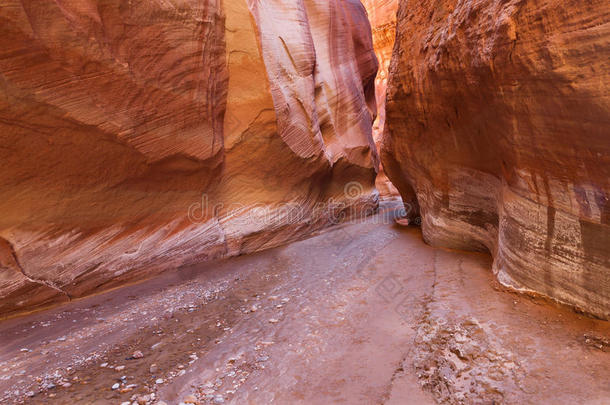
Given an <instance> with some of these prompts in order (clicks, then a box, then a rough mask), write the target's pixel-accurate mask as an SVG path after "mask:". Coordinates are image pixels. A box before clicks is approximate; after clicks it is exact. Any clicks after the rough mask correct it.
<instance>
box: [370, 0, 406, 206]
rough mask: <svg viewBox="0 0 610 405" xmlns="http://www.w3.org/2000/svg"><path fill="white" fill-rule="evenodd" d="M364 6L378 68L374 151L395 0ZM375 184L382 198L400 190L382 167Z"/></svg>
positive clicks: (379, 131) (382, 114) (382, 117)
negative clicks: (371, 33) (369, 24)
mask: <svg viewBox="0 0 610 405" xmlns="http://www.w3.org/2000/svg"><path fill="white" fill-rule="evenodd" d="M362 4H363V5H364V7H365V8H366V11H367V14H368V16H369V21H370V23H371V29H372V32H373V47H374V49H375V55H377V60H378V61H379V70H378V72H377V77H376V78H375V98H376V99H377V119H376V120H375V122H374V123H373V139H374V140H375V145H376V146H377V150H379V149H380V144H381V140H382V134H383V128H384V125H385V99H386V88H387V84H388V70H389V68H390V60H391V58H392V49H393V48H394V38H395V36H396V11H397V9H398V0H362ZM375 187H376V188H377V190H378V191H379V195H380V197H382V198H394V197H398V196H399V195H400V194H399V191H398V190H397V189H396V187H395V186H394V185H393V184H392V183H391V182H390V180H389V179H388V177H387V175H386V174H385V171H384V169H383V166H382V165H380V167H379V173H377V178H376V180H375Z"/></svg>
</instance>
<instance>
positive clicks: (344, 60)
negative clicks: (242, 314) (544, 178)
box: [0, 0, 378, 316]
mask: <svg viewBox="0 0 610 405" xmlns="http://www.w3.org/2000/svg"><path fill="white" fill-rule="evenodd" d="M265 4H266V5H265V7H262V6H261V4H260V3H259V2H257V1H254V0H248V1H246V0H231V1H224V2H221V1H220V0H187V1H180V2H177V1H166V2H129V3H126V2H122V1H119V0H110V1H99V0H79V1H72V0H59V1H50V0H43V1H33V0H7V1H4V2H2V5H0V161H1V162H2V166H3V170H2V171H1V172H0V212H1V213H2V215H1V216H0V316H2V315H6V314H10V313H14V312H15V311H22V310H29V309H32V308H35V307H38V306H41V305H45V304H49V303H52V302H57V301H60V300H66V299H70V298H74V297H80V296H83V295H86V294H90V293H93V292H99V291H101V290H104V289H108V288H111V287H114V286H118V285H121V284H124V283H126V282H130V281H133V280H138V279H141V278H144V277H149V276H151V275H153V274H155V273H158V272H161V271H163V270H165V269H167V268H175V267H179V266H181V265H186V264H190V263H194V262H198V261H203V260H210V259H214V258H219V257H224V256H230V255H236V254H241V253H247V252H252V251H256V250H260V249H264V248H267V247H270V246H275V245H278V244H281V243H285V242H287V241H290V240H294V239H296V238H299V237H302V236H304V235H306V234H308V233H310V232H311V231H313V230H315V229H319V228H321V227H324V226H326V225H328V224H329V223H331V222H333V221H334V220H336V219H337V218H342V217H343V216H344V212H343V211H345V210H346V209H348V208H350V207H351V208H353V207H356V208H362V207H366V208H374V207H375V206H376V204H377V197H376V194H375V192H374V188H373V182H374V178H375V170H376V169H375V167H376V165H377V162H378V157H377V155H376V151H375V148H374V143H373V139H372V136H371V123H372V120H373V119H374V117H375V94H374V85H373V83H374V77H375V74H376V70H377V62H376V58H375V55H374V53H373V49H372V41H371V32H370V26H369V24H368V22H367V19H366V13H365V10H364V8H363V6H362V5H361V4H360V3H359V2H358V1H353V0H345V1H339V0H336V1H330V2H329V1H327V0H299V1H288V0H276V1H272V2H267V3H265ZM354 181H355V182H357V183H350V182H354ZM347 189H349V192H348V193H346V192H345V191H346V190H347ZM329 201H332V202H333V204H329ZM338 211H339V212H338Z"/></svg>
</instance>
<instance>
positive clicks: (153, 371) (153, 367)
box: [149, 364, 159, 374]
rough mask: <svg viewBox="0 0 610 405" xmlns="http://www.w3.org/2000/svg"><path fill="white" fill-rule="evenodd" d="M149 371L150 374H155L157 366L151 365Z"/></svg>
mask: <svg viewBox="0 0 610 405" xmlns="http://www.w3.org/2000/svg"><path fill="white" fill-rule="evenodd" d="M149 371H150V373H151V374H155V373H156V372H157V371H159V366H157V365H156V364H151V365H150V369H149Z"/></svg>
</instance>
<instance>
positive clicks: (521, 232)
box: [381, 0, 610, 319]
mask: <svg viewBox="0 0 610 405" xmlns="http://www.w3.org/2000/svg"><path fill="white" fill-rule="evenodd" d="M397 19H398V27H397V31H398V34H397V40H396V41H397V43H396V46H395V49H394V55H393V59H392V63H391V66H390V80H389V85H388V86H389V88H388V104H387V120H386V132H385V134H384V140H383V145H382V152H381V156H382V161H383V163H384V167H385V169H386V171H387V172H388V173H389V176H390V178H391V179H392V180H393V181H394V184H396V185H397V186H398V188H399V189H400V190H401V193H402V195H403V198H404V199H405V201H406V202H407V203H408V204H410V205H411V206H414V207H416V206H417V204H419V207H420V208H421V214H422V217H423V233H424V238H425V239H426V241H427V242H429V243H431V244H434V245H442V246H448V247H452V248H460V249H476V250H489V251H490V252H491V253H492V254H493V255H494V258H495V260H494V266H493V268H494V272H495V274H496V276H497V278H498V280H499V281H500V282H501V283H502V284H504V285H506V286H509V287H512V288H515V289H518V290H524V291H532V292H536V293H540V294H543V295H546V296H549V297H552V298H554V299H556V300H558V301H561V302H564V303H567V304H570V305H573V306H575V307H577V308H580V309H582V310H584V311H587V312H589V313H591V314H594V315H597V316H599V317H602V318H606V319H608V318H610V203H609V198H610V87H609V86H608V83H610V59H609V58H608V55H609V54H610V7H608V3H607V2H603V1H600V0H593V1H590V2H586V3H583V2H574V1H555V0H547V1H519V0H508V1H501V2H500V1H484V0H478V1H477V0H468V1H450V0H445V1H435V2H432V1H421V2H407V1H402V2H401V3H400V6H399V12H398V18H397ZM413 214H414V215H415V212H413Z"/></svg>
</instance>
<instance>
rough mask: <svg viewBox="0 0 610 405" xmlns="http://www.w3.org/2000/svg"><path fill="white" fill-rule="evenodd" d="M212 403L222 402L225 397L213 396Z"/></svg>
mask: <svg viewBox="0 0 610 405" xmlns="http://www.w3.org/2000/svg"><path fill="white" fill-rule="evenodd" d="M214 403H215V404H224V403H225V399H224V398H223V397H222V396H221V395H217V396H215V397H214Z"/></svg>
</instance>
